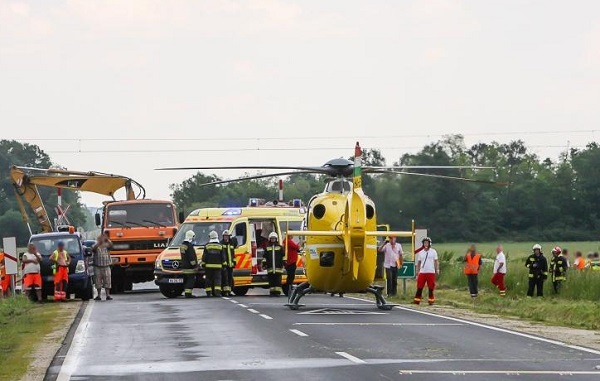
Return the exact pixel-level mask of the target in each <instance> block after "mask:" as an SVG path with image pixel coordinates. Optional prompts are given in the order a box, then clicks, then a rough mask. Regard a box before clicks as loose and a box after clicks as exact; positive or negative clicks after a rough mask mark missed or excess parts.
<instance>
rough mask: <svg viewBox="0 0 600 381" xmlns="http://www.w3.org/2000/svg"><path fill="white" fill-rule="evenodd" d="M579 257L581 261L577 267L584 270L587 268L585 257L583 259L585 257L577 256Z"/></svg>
mask: <svg viewBox="0 0 600 381" xmlns="http://www.w3.org/2000/svg"><path fill="white" fill-rule="evenodd" d="M577 259H578V260H579V261H578V262H577V267H576V268H577V269H579V270H583V269H584V268H585V259H583V257H577ZM577 259H576V260H577Z"/></svg>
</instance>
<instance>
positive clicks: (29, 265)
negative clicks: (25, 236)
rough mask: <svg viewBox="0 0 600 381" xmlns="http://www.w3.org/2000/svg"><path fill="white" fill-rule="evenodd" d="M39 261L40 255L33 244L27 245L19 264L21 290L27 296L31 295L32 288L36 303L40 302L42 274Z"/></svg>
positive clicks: (40, 261)
mask: <svg viewBox="0 0 600 381" xmlns="http://www.w3.org/2000/svg"><path fill="white" fill-rule="evenodd" d="M40 263H42V256H41V255H40V253H38V251H37V248H36V247H35V245H34V244H32V243H30V244H29V246H27V252H26V253H25V254H23V258H22V259H21V264H22V266H23V290H24V291H25V294H27V296H28V297H29V296H31V295H30V293H31V291H32V290H35V295H36V296H37V301H38V303H41V302H42V276H41V274H40Z"/></svg>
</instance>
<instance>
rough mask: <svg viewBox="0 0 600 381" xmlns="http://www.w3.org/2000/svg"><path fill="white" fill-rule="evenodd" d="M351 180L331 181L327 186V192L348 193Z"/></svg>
mask: <svg viewBox="0 0 600 381" xmlns="http://www.w3.org/2000/svg"><path fill="white" fill-rule="evenodd" d="M350 190H351V188H350V182H349V181H345V180H335V181H331V182H330V183H329V184H328V186H327V190H326V191H327V192H337V193H347V192H350Z"/></svg>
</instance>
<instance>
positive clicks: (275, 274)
mask: <svg viewBox="0 0 600 381" xmlns="http://www.w3.org/2000/svg"><path fill="white" fill-rule="evenodd" d="M278 240H279V237H278V236H277V233H275V232H272V233H271V234H269V243H268V246H267V248H266V249H265V254H264V255H263V259H262V264H263V268H266V269H267V274H268V278H269V295H271V296H279V295H281V293H282V292H283V289H282V288H281V274H283V264H284V262H285V260H286V258H285V251H284V250H283V247H282V246H281V245H280V244H279V242H278Z"/></svg>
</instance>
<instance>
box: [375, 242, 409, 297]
mask: <svg viewBox="0 0 600 381" xmlns="http://www.w3.org/2000/svg"><path fill="white" fill-rule="evenodd" d="M378 250H379V252H382V253H384V259H383V267H384V268H385V277H386V279H387V296H396V294H397V292H398V267H402V255H403V254H404V252H403V251H402V245H401V244H399V243H397V242H396V237H394V236H390V238H389V240H385V242H384V243H383V245H381V246H380V247H379V249H378Z"/></svg>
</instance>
